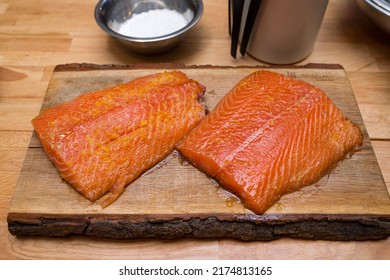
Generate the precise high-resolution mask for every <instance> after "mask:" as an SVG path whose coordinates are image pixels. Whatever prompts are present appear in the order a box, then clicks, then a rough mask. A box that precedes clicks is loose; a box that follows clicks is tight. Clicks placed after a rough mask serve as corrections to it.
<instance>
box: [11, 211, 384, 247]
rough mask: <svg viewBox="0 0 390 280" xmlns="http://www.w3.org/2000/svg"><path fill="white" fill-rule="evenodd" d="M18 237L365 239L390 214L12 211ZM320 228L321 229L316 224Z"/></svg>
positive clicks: (378, 235) (375, 234)
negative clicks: (59, 213)
mask: <svg viewBox="0 0 390 280" xmlns="http://www.w3.org/2000/svg"><path fill="white" fill-rule="evenodd" d="M7 220H8V230H9V232H10V233H11V234H12V235H15V236H57V237H58V236H68V235H82V236H91V237H102V238H109V239H144V238H157V239H183V238H195V239H221V238H227V239H236V240H241V241H271V240H276V239H280V238H283V237H290V238H297V239H310V240H333V241H365V240H380V239H386V238H388V237H389V236H390V215H379V216H378V215H364V216H362V215H355V214H350V215H349V214H342V215H340V214H316V215H312V214H311V215H310V218H308V217H307V215H305V214H269V215H267V214H266V215H255V214H245V215H244V214H240V215H235V214H218V213H216V214H207V216H206V215H205V214H182V215H180V214H156V215H131V214H127V215H126V214H124V215H118V214H111V215H110V214H106V215H102V214H100V215H93V214H89V215H86V214H82V215H56V214H50V215H48V214H23V213H9V214H8V217H7ZM314 225H315V226H314Z"/></svg>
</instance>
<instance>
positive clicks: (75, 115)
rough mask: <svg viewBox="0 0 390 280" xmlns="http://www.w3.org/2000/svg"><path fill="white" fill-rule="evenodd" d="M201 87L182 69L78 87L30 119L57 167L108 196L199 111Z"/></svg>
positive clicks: (150, 162)
mask: <svg viewBox="0 0 390 280" xmlns="http://www.w3.org/2000/svg"><path fill="white" fill-rule="evenodd" d="M204 92H205V87H204V86H203V85H201V84H200V83H198V82H196V81H194V80H191V79H189V78H188V77H187V76H186V75H185V74H184V73H182V72H180V71H172V72H164V73H158V74H154V75H150V76H145V77H141V78H138V79H135V80H133V81H131V82H128V83H125V84H121V85H118V86H114V87H111V88H106V89H102V90H97V91H93V92H89V93H85V94H82V95H80V96H78V97H77V98H75V99H73V100H72V101H70V102H65V103H63V104H60V105H57V106H54V107H51V108H48V109H47V110H45V111H43V112H42V113H41V114H40V115H38V116H37V117H35V118H34V119H33V120H32V124H33V126H34V129H35V131H36V133H37V135H38V137H39V139H40V141H41V144H42V147H43V149H44V150H45V152H46V153H47V155H48V157H49V159H50V160H51V161H52V162H53V163H54V165H55V167H56V168H57V169H58V171H59V173H60V175H61V176H62V177H63V178H64V179H65V180H66V181H67V182H68V183H69V184H71V185H72V186H73V187H74V188H75V189H76V190H77V191H79V192H80V193H81V194H82V195H83V196H85V197H86V198H88V199H89V200H91V201H96V200H98V199H100V198H101V197H102V196H103V195H104V194H106V193H107V192H108V194H107V195H106V196H105V197H104V198H103V199H102V202H101V205H102V206H103V207H106V206H107V205H109V204H111V203H112V202H113V201H114V200H115V199H116V198H117V197H118V196H119V195H120V194H121V193H122V191H123V190H124V188H125V186H126V185H128V184H129V183H130V182H132V181H134V180H135V179H136V178H138V177H139V176H140V175H141V174H142V173H143V172H144V171H146V170H147V169H149V168H151V167H153V166H154V165H155V164H157V163H158V162H160V161H161V160H163V159H164V158H165V157H166V156H168V155H169V154H170V153H171V152H172V151H173V149H174V147H175V144H177V143H178V142H179V141H180V139H182V137H183V136H184V135H185V134H186V133H188V131H189V130H191V129H192V128H193V127H194V126H195V125H196V124H197V123H198V122H199V121H200V119H201V118H203V117H204V114H205V112H204V106H203V105H202V104H201V102H200V99H201V97H202V95H203V94H204Z"/></svg>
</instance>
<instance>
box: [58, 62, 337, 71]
mask: <svg viewBox="0 0 390 280" xmlns="http://www.w3.org/2000/svg"><path fill="white" fill-rule="evenodd" d="M204 68H208V69H212V68H218V69H230V68H253V69H257V68H261V69H268V68H272V69H278V68H279V69H287V68H288V69H304V68H308V69H334V70H336V69H339V70H340V69H341V70H344V67H343V66H341V65H340V64H327V63H308V64H305V65H238V66H228V65H227V66H223V65H211V64H205V65H186V64H183V63H135V64H93V63H68V64H59V65H56V66H55V68H54V72H73V71H93V70H130V69H204Z"/></svg>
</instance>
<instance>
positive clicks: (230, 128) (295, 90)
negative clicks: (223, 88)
mask: <svg viewBox="0 0 390 280" xmlns="http://www.w3.org/2000/svg"><path fill="white" fill-rule="evenodd" d="M362 141H363V138H362V133H361V131H360V129H359V127H358V126H356V125H354V124H353V123H352V122H351V121H349V120H348V119H347V118H346V117H345V116H344V115H343V114H342V112H341V111H340V110H339V109H338V108H337V107H336V105H335V104H334V103H332V101H331V100H330V99H329V98H328V97H327V96H326V95H325V93H324V92H323V91H322V90H321V89H319V88H317V87H315V86H313V85H311V84H309V83H307V82H304V81H300V80H296V79H293V78H288V77H286V76H284V75H281V74H278V73H275V72H272V71H264V70H261V71H256V72H254V73H252V74H250V75H248V76H247V77H245V78H243V79H242V80H241V81H240V82H239V83H238V84H237V85H235V86H234V87H233V88H232V89H231V90H230V91H229V92H228V93H227V95H226V96H225V97H224V98H223V99H222V100H221V101H220V102H219V103H218V104H217V106H216V107H215V109H214V110H213V111H212V112H211V113H210V114H208V115H207V116H206V117H205V118H203V120H202V121H201V122H200V123H199V125H197V126H196V127H195V128H194V129H193V130H192V131H191V132H190V133H189V134H187V136H186V137H185V138H184V139H183V141H181V142H180V143H179V144H178V145H177V149H178V150H179V151H180V152H181V154H182V155H183V156H184V157H185V158H186V159H187V160H188V161H189V162H190V163H192V164H193V165H194V166H196V167H197V168H199V169H200V170H202V171H203V172H205V173H206V174H207V175H208V176H209V177H212V178H214V179H216V180H218V181H219V183H220V184H221V185H222V186H223V187H224V188H226V189H227V190H229V191H230V192H232V193H233V194H235V195H237V196H238V197H239V198H240V199H241V201H242V202H243V204H244V206H246V207H247V208H248V209H250V210H252V211H253V212H255V213H258V214H262V213H264V212H266V211H267V209H268V208H270V207H271V206H272V205H273V204H274V203H275V202H276V201H277V200H278V199H279V198H280V197H281V196H282V195H283V194H286V193H289V192H293V191H296V190H298V189H300V188H302V187H304V186H307V185H311V184H313V183H315V182H317V181H318V180H319V179H320V178H322V177H323V176H324V175H326V174H327V173H328V172H329V171H330V170H331V169H332V168H333V167H334V166H335V165H336V164H337V162H339V161H341V160H342V159H344V158H345V156H346V155H347V154H349V153H351V152H353V151H356V150H357V148H358V147H359V146H361V145H362Z"/></svg>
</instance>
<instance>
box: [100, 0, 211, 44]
mask: <svg viewBox="0 0 390 280" xmlns="http://www.w3.org/2000/svg"><path fill="white" fill-rule="evenodd" d="M111 1H112V0H99V2H98V3H97V4H96V6H95V10H94V16H95V21H96V23H97V24H98V25H99V27H100V28H101V29H103V30H104V31H105V32H106V33H108V34H109V35H111V36H113V37H115V38H117V39H121V40H125V41H128V42H134V43H148V42H159V41H165V40H169V39H172V38H175V37H179V36H180V35H183V34H184V33H185V32H186V31H188V30H190V29H191V28H193V27H194V26H195V25H196V24H197V23H198V22H199V21H200V19H201V17H202V15H203V11H204V5H203V1H202V0H193V1H195V2H196V4H197V6H198V10H197V12H196V13H195V14H194V17H193V18H192V19H191V21H190V22H188V23H187V25H186V26H184V27H182V28H180V29H178V30H176V31H174V32H171V33H168V34H165V35H161V36H156V37H132V36H126V35H123V34H121V33H118V32H116V31H114V30H112V29H111V28H109V27H108V26H107V24H106V23H105V22H104V21H103V20H102V18H101V10H102V9H103V6H104V5H106V4H107V2H111Z"/></svg>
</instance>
